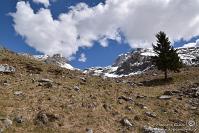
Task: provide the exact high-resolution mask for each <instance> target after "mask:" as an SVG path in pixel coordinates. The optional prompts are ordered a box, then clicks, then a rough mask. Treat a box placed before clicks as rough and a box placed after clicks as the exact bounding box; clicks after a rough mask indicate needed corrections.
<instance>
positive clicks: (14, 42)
mask: <svg viewBox="0 0 199 133" xmlns="http://www.w3.org/2000/svg"><path fill="white" fill-rule="evenodd" d="M107 1H108V2H105V1H101V0H95V1H94V0H56V1H55V2H52V1H50V5H48V6H44V5H43V4H42V3H40V4H38V3H36V2H33V1H32V0H29V5H30V7H29V8H30V9H31V10H33V11H34V14H33V15H35V16H36V14H38V15H41V14H39V13H38V12H39V11H40V10H41V9H45V10H46V11H50V13H51V15H52V19H53V20H52V23H50V24H54V22H55V21H54V20H58V21H59V22H60V23H62V22H63V23H64V26H66V27H61V26H60V27H61V29H62V28H66V29H69V30H68V31H63V32H62V33H60V35H61V36H62V35H65V33H66V38H67V39H65V38H64V37H63V39H62V38H61V39H60V40H58V41H57V42H62V41H63V42H66V44H63V48H62V47H61V48H60V47H59V48H60V51H61V52H62V53H63V54H64V55H66V56H68V57H69V56H71V57H75V59H73V60H72V61H71V62H70V63H71V64H72V65H73V66H74V67H77V68H81V69H84V68H87V67H92V66H107V65H111V64H112V63H113V61H114V60H115V59H116V58H117V56H118V55H119V54H121V53H124V52H128V51H130V50H131V49H132V48H136V47H149V45H151V43H152V40H153V36H154V34H155V33H156V32H158V30H159V29H160V30H166V32H168V33H169V36H171V39H172V41H175V43H174V44H175V45H174V46H176V47H178V46H182V45H184V44H186V43H190V42H196V40H197V39H198V37H197V36H198V35H199V34H198V33H199V31H198V29H197V28H196V27H198V26H199V25H198V23H199V21H198V19H197V17H195V16H197V15H198V12H197V6H199V4H198V3H197V4H198V5H197V4H195V5H197V6H196V7H195V6H194V5H193V7H192V6H190V9H189V8H187V9H183V10H185V11H186V12H188V11H190V12H191V9H193V8H196V13H195V15H194V13H192V14H193V17H192V16H191V15H190V14H186V13H185V15H182V16H179V22H180V21H181V18H183V19H192V20H196V22H195V23H196V24H195V23H193V29H194V30H192V31H191V32H190V31H188V30H187V29H188V28H190V27H186V26H185V25H187V24H192V21H188V20H187V21H185V22H186V23H182V26H181V27H179V28H178V26H176V29H175V28H174V29H173V27H175V23H171V22H168V23H166V22H165V24H163V25H162V26H161V27H157V26H156V24H154V27H153V26H151V25H152V24H150V21H149V22H148V23H149V25H147V24H146V27H143V26H142V25H143V24H142V23H144V20H145V19H147V18H146V16H143V14H144V15H145V14H147V13H146V12H142V11H140V10H138V9H137V8H136V7H134V8H135V9H137V10H136V11H134V14H132V13H131V10H130V11H128V13H126V14H122V13H123V12H124V11H125V10H124V7H126V6H124V7H123V6H122V7H121V9H118V11H116V12H117V13H118V12H119V15H121V17H120V16H119V15H118V14H117V15H116V14H115V13H114V12H115V10H112V9H114V8H115V7H117V8H120V5H125V4H126V3H124V2H122V1H121V3H117V2H115V3H114V0H107ZM128 1H129V0H127V1H126V2H128ZM144 1H145V0H142V2H143V3H142V4H137V7H140V8H142V6H143V8H144V9H146V10H150V12H151V14H150V13H148V14H147V15H149V16H150V15H151V16H152V17H154V12H157V11H153V10H152V9H150V8H151V7H153V6H156V3H153V4H148V3H146V2H144ZM81 2H83V3H85V4H86V5H87V6H85V5H80V6H79V7H81V8H80V9H79V7H77V6H76V5H78V4H79V3H81ZM99 3H102V4H101V6H99ZM16 4H17V0H1V4H0V44H1V45H3V47H6V48H8V49H11V50H13V51H16V52H25V53H31V54H42V53H45V54H48V53H49V54H51V53H53V51H52V49H53V48H54V47H55V46H54V44H52V45H51V44H49V45H45V46H43V47H41V45H43V43H42V42H43V41H42V38H40V36H35V34H37V33H36V32H35V33H34V31H33V33H30V32H31V30H32V28H38V27H36V26H37V25H35V23H34V24H33V26H35V27H30V25H27V23H25V22H26V21H24V22H21V21H22V20H24V19H23V18H26V16H25V15H26V14H22V15H24V16H22V15H21V14H20V9H23V8H25V7H28V4H27V3H25V4H21V5H20V6H21V7H20V6H19V7H17V6H16ZM167 4H168V3H167ZM171 4H172V3H171ZM175 4H176V7H178V6H180V5H181V4H187V3H186V2H185V3H183V1H182V3H173V4H172V5H174V6H175ZM127 5H131V3H127ZM134 5H135V4H134ZM71 6H74V8H75V9H71V8H69V7H71ZM95 7H96V8H95ZM19 8H20V9H19ZM126 8H127V7H126ZM131 8H133V7H131ZM131 8H130V9H131ZM160 8H161V7H160ZM168 8H170V4H168ZM127 9H128V8H127ZM71 10H72V11H77V12H78V13H74V14H73V15H74V16H76V17H75V18H72V19H71V18H70V19H71V20H70V21H72V22H70V23H69V22H68V20H67V18H64V19H63V20H60V19H59V15H60V14H65V16H66V15H67V16H70V15H71V14H69V11H71ZM157 10H158V9H157ZM160 10H161V9H160ZM172 10H173V11H171V12H170V13H168V14H169V15H171V16H172V15H176V14H178V12H177V10H175V8H174V9H172ZM22 11H23V10H22ZM24 11H25V9H24ZM91 11H92V13H93V14H94V15H95V16H94V17H93V15H91V16H87V14H89V13H90V12H91ZM11 12H12V13H15V16H14V17H12V16H10V15H8V14H9V13H11ZM104 12H105V13H104ZM106 12H107V13H106ZM120 12H121V13H120ZM181 12H183V11H181ZM135 13H136V15H135ZM47 14H48V13H47ZM77 14H79V15H77ZM85 14H86V15H85ZM168 14H167V15H165V16H168ZM33 15H32V16H33ZM44 15H45V13H44ZM125 15H126V16H127V20H126V21H124V22H123V20H124V19H123V16H125ZM157 15H158V14H157ZM140 16H143V18H142V17H140ZM198 16H199V15H198ZM17 17H18V18H20V19H18V18H17ZM137 17H139V19H136V20H135V19H132V18H137ZM194 17H195V18H194ZM27 18H28V17H27ZM35 18H37V20H35V19H34V20H35V22H38V18H39V17H35ZM79 18H81V19H82V20H83V21H82V20H81V21H79ZM165 18H166V17H165ZM177 18H178V17H177ZM198 18H199V17H198ZM155 19H158V20H159V19H160V18H156V17H155ZM168 19H170V18H168ZM173 19H175V18H173ZM173 19H172V20H173ZM164 20H165V19H164ZM66 21H67V22H66ZM159 21H162V20H161V19H160V20H159ZM177 21H178V20H177ZM177 21H176V20H175V22H177ZM30 22H32V21H30ZM30 22H29V23H30ZM41 22H43V20H42V21H41ZM73 22H74V23H73ZM92 22H93V23H95V24H93V25H92ZM120 22H122V23H120ZM127 22H128V23H127ZM29 23H28V24H29ZM55 23H56V22H55ZM76 23H77V24H76ZM78 23H79V24H78ZM151 23H152V22H151ZM44 24H46V23H44ZM74 24H76V25H75V26H74ZM139 24H140V25H141V24H142V25H141V26H139ZM106 25H107V26H106ZM128 25H129V26H128ZM178 25H180V24H178ZM15 26H16V27H15ZM28 26H29V27H28ZM87 26H88V27H87ZM127 26H128V27H127ZM144 26H145V24H144ZM21 27H25V28H27V29H29V31H23V30H22V29H23V28H22V29H20V28H21ZM60 27H59V28H60ZM71 27H73V28H71ZM82 27H83V28H82ZM110 27H111V28H110ZM112 27H116V28H115V29H114V30H112ZM151 27H152V28H153V29H150V28H151ZM156 27H157V28H156ZM170 27H171V28H170ZM39 28H40V29H41V27H39ZM70 28H71V30H70ZM109 28H110V29H109ZM183 28H184V29H183ZM191 28H192V27H191ZM61 29H60V30H61ZM73 29H75V30H73ZM85 29H86V30H85ZM107 29H108V30H107ZM148 29H149V30H151V32H150V31H148ZM118 30H120V31H119V32H117V31H118ZM175 30H179V33H178V32H177V33H176V32H175ZM43 31H44V33H43V34H44V35H49V34H47V33H48V31H46V32H45V30H43V29H42V32H43ZM56 31H59V29H58V30H56ZM73 31H74V33H73ZM187 31H188V32H187ZM70 32H71V34H75V35H76V34H77V35H76V38H77V37H79V36H80V37H81V39H79V40H75V42H78V43H79V44H76V43H74V45H77V46H74V45H73V44H72V43H73V42H74V39H73V36H71V35H68V33H70ZM116 32H117V33H116ZM90 33H93V34H94V35H95V36H92V37H91V38H87V37H90ZM181 33H183V34H181ZM55 34H56V33H55ZM149 34H151V36H149ZM118 36H119V39H118ZM35 37H36V38H37V39H38V40H39V39H41V41H37V42H34V39H35ZM58 38H59V37H58ZM71 38H72V39H71ZM82 38H83V39H82ZM142 39H143V40H142ZM68 40H69V41H68ZM70 40H72V41H70ZM103 40H105V43H101V41H103ZM44 41H45V40H44ZM47 42H48V40H47ZM51 42H52V41H49V42H48V43H51ZM146 42H147V43H146ZM68 43H71V45H70V47H68ZM58 44H59V43H58ZM60 46H62V44H60ZM49 47H52V48H51V49H49V50H47V49H48V48H49ZM64 48H66V50H65V49H64ZM62 49H63V51H62ZM38 51H40V52H38ZM55 52H57V51H56V50H55ZM81 54H84V55H85V56H86V59H87V60H86V61H85V62H80V61H79V57H80V55H81Z"/></svg>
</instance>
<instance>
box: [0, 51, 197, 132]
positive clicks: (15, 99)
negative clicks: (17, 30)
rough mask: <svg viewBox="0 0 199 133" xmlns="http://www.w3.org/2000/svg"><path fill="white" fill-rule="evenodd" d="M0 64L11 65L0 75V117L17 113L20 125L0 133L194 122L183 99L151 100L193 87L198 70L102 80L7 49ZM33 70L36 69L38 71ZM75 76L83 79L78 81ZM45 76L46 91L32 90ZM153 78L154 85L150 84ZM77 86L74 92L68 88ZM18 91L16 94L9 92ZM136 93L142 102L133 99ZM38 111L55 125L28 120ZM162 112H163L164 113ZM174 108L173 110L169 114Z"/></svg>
mask: <svg viewBox="0 0 199 133" xmlns="http://www.w3.org/2000/svg"><path fill="white" fill-rule="evenodd" d="M0 57H1V58H0V60H1V63H8V64H10V65H13V66H14V67H16V70H17V71H16V73H14V74H12V75H6V74H1V75H0V81H2V82H3V81H4V80H7V81H8V83H10V85H8V86H4V85H3V84H0V116H6V117H8V118H10V119H12V120H13V119H14V117H15V116H16V115H23V117H24V118H25V122H24V123H22V124H17V123H14V124H13V126H11V127H10V128H9V129H7V130H6V132H19V133H23V132H24V133H27V132H28V133H31V132H42V133H45V132H48V133H49V132H69V133H77V132H80V133H81V132H85V130H86V128H92V129H93V130H94V132H95V133H102V132H104V133H114V132H122V131H124V132H132V131H134V132H141V129H142V127H143V126H144V125H150V126H153V125H157V124H171V123H172V121H175V120H181V121H184V122H186V121H187V120H189V119H194V120H195V121H197V122H199V116H198V110H195V111H193V110H190V109H189V104H188V100H189V98H185V97H184V98H183V99H182V100H178V99H177V97H173V98H172V99H171V100H159V99H157V96H160V95H161V94H163V92H164V91H166V90H177V89H179V88H181V87H185V88H186V87H188V86H189V85H192V84H193V83H199V68H197V67H195V68H189V69H183V71H182V72H181V73H177V74H172V77H173V81H172V82H171V83H168V84H162V85H161V84H160V82H156V81H155V79H159V78H162V77H163V75H161V74H159V72H156V73H158V76H157V75H156V76H152V73H153V72H151V73H150V72H149V73H148V74H143V75H139V76H132V77H125V78H121V79H115V80H114V79H106V80H104V79H102V78H100V77H91V76H88V75H84V74H82V73H80V72H77V71H70V70H66V69H61V68H58V67H56V66H53V65H46V64H43V63H41V62H39V61H36V60H31V59H29V58H25V57H23V56H19V55H16V54H14V53H11V52H9V51H2V50H1V52H0ZM30 65H31V66H34V68H39V69H41V72H40V73H39V74H34V71H33V72H31V71H28V68H27V66H30ZM39 69H36V70H39ZM80 77H86V78H87V80H86V82H85V83H82V81H81V79H80ZM41 78H48V79H51V80H53V81H54V83H53V87H52V88H45V87H42V86H38V82H37V80H39V79H41ZM153 79H154V82H151V81H152V80H153ZM116 80H121V81H122V80H125V81H130V82H135V83H139V82H142V81H150V82H149V85H142V86H130V85H129V84H127V83H122V82H119V83H117V82H116ZM74 85H79V86H80V88H81V89H80V91H75V90H74V89H73V86H74ZM16 91H22V92H23V95H22V96H16V95H14V92H16ZM137 95H145V96H147V97H146V98H143V99H137V98H136V96H137ZM119 96H126V97H131V98H132V99H133V102H132V101H124V100H121V101H120V102H119V101H118V97H119ZM137 104H144V105H146V106H147V108H148V109H141V108H140V107H139V106H138V105H137ZM40 110H45V111H46V112H49V113H53V114H57V115H59V116H60V117H61V121H58V122H52V123H49V124H48V125H46V126H43V127H40V126H37V125H35V124H34V119H35V117H36V115H37V113H38V112H39V111H40ZM162 110H166V113H165V112H163V111H162ZM174 110H177V112H174ZM146 111H151V112H155V113H156V114H157V118H150V117H146V115H145V114H144V113H145V112H146ZM123 118H128V120H129V121H130V122H132V123H133V124H134V126H133V128H127V127H125V126H123V125H122V124H121V123H120V121H121V120H122V119H123Z"/></svg>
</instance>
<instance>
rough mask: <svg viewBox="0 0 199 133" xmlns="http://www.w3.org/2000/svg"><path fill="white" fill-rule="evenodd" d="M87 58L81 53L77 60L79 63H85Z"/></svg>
mask: <svg viewBox="0 0 199 133" xmlns="http://www.w3.org/2000/svg"><path fill="white" fill-rule="evenodd" d="M86 60H87V58H86V55H85V54H84V53H82V54H81V55H80V57H79V59H78V61H79V62H86Z"/></svg>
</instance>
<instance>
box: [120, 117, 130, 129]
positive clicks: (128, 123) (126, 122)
mask: <svg viewBox="0 0 199 133" xmlns="http://www.w3.org/2000/svg"><path fill="white" fill-rule="evenodd" d="M121 123H122V124H123V125H124V126H127V127H132V126H133V125H132V124H131V122H130V121H129V120H128V119H127V118H124V119H123V120H122V121H121Z"/></svg>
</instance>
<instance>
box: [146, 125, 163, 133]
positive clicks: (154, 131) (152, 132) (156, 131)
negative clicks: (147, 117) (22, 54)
mask: <svg viewBox="0 0 199 133" xmlns="http://www.w3.org/2000/svg"><path fill="white" fill-rule="evenodd" d="M143 133H166V131H165V129H161V128H152V127H147V126H144V129H143Z"/></svg>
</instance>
